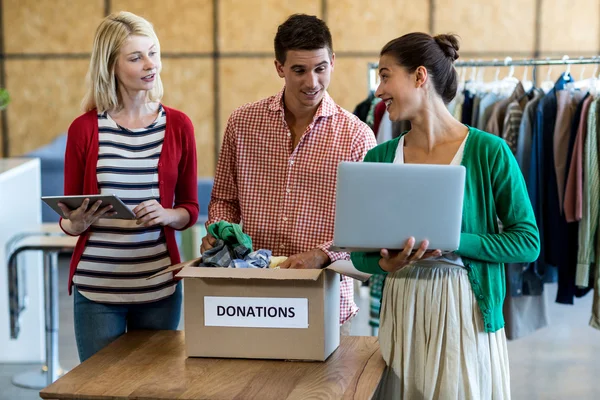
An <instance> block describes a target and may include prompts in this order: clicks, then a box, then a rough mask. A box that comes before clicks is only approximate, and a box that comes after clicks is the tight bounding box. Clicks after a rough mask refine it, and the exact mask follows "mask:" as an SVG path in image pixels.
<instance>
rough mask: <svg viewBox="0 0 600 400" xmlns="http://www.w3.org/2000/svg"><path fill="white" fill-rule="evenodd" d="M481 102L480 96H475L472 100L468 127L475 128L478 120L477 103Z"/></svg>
mask: <svg viewBox="0 0 600 400" xmlns="http://www.w3.org/2000/svg"><path fill="white" fill-rule="evenodd" d="M480 102H481V95H480V94H476V95H475V97H474V98H473V113H472V115H471V121H470V122H469V123H468V125H471V126H473V127H477V119H478V118H479V103H480Z"/></svg>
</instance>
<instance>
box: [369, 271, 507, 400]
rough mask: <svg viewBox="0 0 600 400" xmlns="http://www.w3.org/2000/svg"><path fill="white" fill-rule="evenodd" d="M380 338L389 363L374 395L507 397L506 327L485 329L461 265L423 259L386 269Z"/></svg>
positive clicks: (441, 399) (411, 399) (409, 399)
mask: <svg viewBox="0 0 600 400" xmlns="http://www.w3.org/2000/svg"><path fill="white" fill-rule="evenodd" d="M379 342H380V345H381V353H382V355H383V358H384V359H385V362H386V364H387V365H388V368H387V369H386V372H385V374H384V377H383V379H382V382H381V384H380V386H379V388H378V389H377V392H376V396H375V398H377V399H385V400H388V399H390V400H391V399H403V400H421V399H427V400H429V399H435V400H446V399H448V400H454V399H457V400H458V399H460V400H466V399H474V400H504V399H510V375H509V368H508V352H507V347H506V336H505V334H504V329H501V330H499V331H496V332H494V333H486V332H485V330H484V327H483V319H482V316H481V311H480V310H479V307H478V306H477V302H476V300H475V296H474V295H473V291H472V289H471V284H470V282H469V279H468V277H467V272H466V270H464V269H463V268H462V267H460V266H457V265H452V264H445V263H423V264H421V265H419V264H415V265H412V266H408V267H405V268H403V269H401V270H400V271H397V272H395V273H393V274H390V275H389V276H388V278H387V279H386V281H385V285H384V291H383V298H382V304H381V327H380V329H379Z"/></svg>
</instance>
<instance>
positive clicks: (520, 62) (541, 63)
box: [368, 56, 600, 93]
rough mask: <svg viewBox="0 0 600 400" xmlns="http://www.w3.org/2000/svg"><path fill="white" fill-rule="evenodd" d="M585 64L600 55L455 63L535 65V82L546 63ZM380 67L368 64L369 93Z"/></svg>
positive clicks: (463, 65) (594, 61) (460, 63)
mask: <svg viewBox="0 0 600 400" xmlns="http://www.w3.org/2000/svg"><path fill="white" fill-rule="evenodd" d="M583 64H600V56H592V57H587V58H584V57H579V58H569V56H563V57H562V58H558V59H550V58H546V59H539V58H531V59H520V60H513V59H512V58H511V57H506V58H505V59H504V60H502V61H501V60H492V61H474V60H470V61H457V62H455V63H454V66H455V67H456V68H468V67H475V68H485V67H498V68H499V67H521V66H523V67H527V66H532V67H533V82H536V67H539V66H546V65H568V66H570V65H583ZM378 68H379V64H378V63H376V62H370V63H369V64H368V73H369V75H368V82H369V93H373V92H374V91H375V90H376V89H377V83H378V79H377V77H378V74H377V69H378Z"/></svg>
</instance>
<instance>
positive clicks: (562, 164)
mask: <svg viewBox="0 0 600 400" xmlns="http://www.w3.org/2000/svg"><path fill="white" fill-rule="evenodd" d="M583 96H584V94H583V93H581V92H575V93H572V92H571V91H570V90H561V91H559V92H557V93H556V103H557V111H556V123H555V126H554V141H553V144H554V148H553V154H554V170H555V172H556V186H557V189H558V203H559V212H560V213H561V214H562V213H563V200H564V191H565V181H566V171H567V158H568V151H569V139H570V136H571V135H570V134H571V125H572V124H573V116H574V115H575V111H576V109H577V105H578V104H579V102H580V101H581V99H582V98H583Z"/></svg>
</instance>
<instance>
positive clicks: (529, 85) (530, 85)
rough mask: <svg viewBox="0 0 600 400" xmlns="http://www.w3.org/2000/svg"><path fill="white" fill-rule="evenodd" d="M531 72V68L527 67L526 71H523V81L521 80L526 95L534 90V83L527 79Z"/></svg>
mask: <svg viewBox="0 0 600 400" xmlns="http://www.w3.org/2000/svg"><path fill="white" fill-rule="evenodd" d="M528 72H529V66H527V65H526V66H525V70H524V71H523V79H521V84H522V85H523V89H525V92H526V93H529V91H531V90H532V89H533V81H530V80H528V79H527V73H528Z"/></svg>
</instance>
